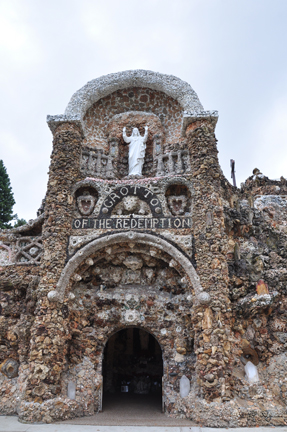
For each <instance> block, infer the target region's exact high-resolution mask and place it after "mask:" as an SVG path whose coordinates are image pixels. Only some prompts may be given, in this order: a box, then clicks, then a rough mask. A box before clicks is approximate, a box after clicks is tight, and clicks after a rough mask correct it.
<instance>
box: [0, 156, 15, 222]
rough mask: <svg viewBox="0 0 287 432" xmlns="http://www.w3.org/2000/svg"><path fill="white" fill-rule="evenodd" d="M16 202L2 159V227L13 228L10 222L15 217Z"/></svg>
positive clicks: (0, 203)
mask: <svg viewBox="0 0 287 432" xmlns="http://www.w3.org/2000/svg"><path fill="white" fill-rule="evenodd" d="M14 204H15V200H14V196H13V192H12V188H11V186H10V179H9V176H8V174H7V171H6V168H5V166H4V164H3V161H2V160H0V228H2V229H3V228H11V225H10V224H9V222H10V221H11V220H12V219H13V211H12V210H13V205H14Z"/></svg>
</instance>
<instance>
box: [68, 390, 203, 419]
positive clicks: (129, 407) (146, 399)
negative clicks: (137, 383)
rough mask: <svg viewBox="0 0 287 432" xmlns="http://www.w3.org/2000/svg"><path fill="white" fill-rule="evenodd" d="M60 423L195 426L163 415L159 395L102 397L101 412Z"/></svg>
mask: <svg viewBox="0 0 287 432" xmlns="http://www.w3.org/2000/svg"><path fill="white" fill-rule="evenodd" d="M62 423H65V424H78V425H91V426H95V425H99V426H196V424H195V423H192V422H191V421H190V420H187V419H175V418H170V417H168V416H166V415H165V414H163V413H162V407H161V395H153V394H149V395H138V394H130V393H121V394H120V395H117V394H116V395H110V396H109V397H108V398H107V397H104V400H103V412H101V413H98V414H95V415H93V416H91V417H81V418H78V419H73V420H66V421H65V422H62Z"/></svg>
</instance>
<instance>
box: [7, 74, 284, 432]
mask: <svg viewBox="0 0 287 432" xmlns="http://www.w3.org/2000/svg"><path fill="white" fill-rule="evenodd" d="M217 117H218V114H217V112H216V111H211V112H209V111H203V108H202V105H201V104H200V101H199V99H198V97H197V95H196V93H195V92H194V91H193V90H192V88H191V87H190V86H189V85H188V84H187V83H184V82H183V81H181V80H179V79H178V78H176V77H172V76H168V75H162V74H158V73H154V72H151V71H142V70H139V71H126V72H121V73H119V74H112V75H108V76H106V77H101V78H98V79H96V80H93V81H91V82H89V83H88V84H87V85H86V86H84V87H83V88H82V89H80V90H79V91H78V92H76V93H75V94H74V96H73V97H72V99H71V101H70V103H69V105H68V107H67V110H66V112H65V114H63V115H60V116H49V117H48V123H49V126H50V128H51V130H52V132H53V138H54V141H53V152H52V155H51V163H50V169H49V181H48V188H47V193H46V197H45V200H43V203H42V206H41V209H39V211H38V215H39V216H38V218H37V219H35V220H34V221H29V223H28V224H27V225H25V226H22V227H19V228H15V229H12V230H2V231H0V394H1V398H0V413H1V414H2V415H15V414H17V415H18V416H19V418H20V420H21V421H23V422H44V423H51V422H55V421H58V420H65V419H71V418H74V417H81V416H90V415H93V414H95V413H97V412H99V411H101V410H102V409H104V407H105V401H106V398H107V397H109V395H110V394H112V395H113V397H118V398H121V396H122V393H132V394H135V395H151V396H152V397H154V398H155V400H156V401H157V403H158V406H159V407H163V411H164V412H165V414H166V415H168V416H172V417H179V418H182V417H186V418H188V419H190V420H192V421H193V422H197V423H199V424H201V425H204V426H209V427H245V426H249V427H251V426H266V425H273V426H284V425H285V424H286V421H287V416H286V403H287V384H286V378H285V376H286V349H287V333H286V331H287V314H286V310H287V301H286V280H287V271H286V268H287V255H286V245H287V237H286V236H287V231H286V196H287V181H286V180H285V179H284V178H283V177H281V179H280V180H278V181H271V180H269V179H268V178H267V177H265V176H264V175H263V174H262V173H260V171H259V170H258V169H255V170H254V172H253V175H252V176H251V177H249V178H248V179H247V180H246V182H245V183H244V184H242V186H241V188H240V189H237V188H235V187H233V186H231V185H230V183H229V182H228V181H227V180H226V179H225V177H224V176H223V174H222V171H221V168H220V166H219V163H218V157H217V147H216V137H215V126H216V122H217ZM124 128H126V129H125V131H126V135H127V136H128V137H130V136H131V133H132V130H133V129H135V128H137V129H138V131H139V134H140V135H141V136H142V137H143V136H144V133H145V130H147V131H148V135H147V140H146V142H145V143H144V145H145V146H146V147H145V149H144V150H145V151H144V153H143V152H142V153H140V152H138V153H137V154H138V155H139V156H138V159H140V160H139V161H138V163H139V164H140V165H141V168H142V169H140V170H138V171H137V173H136V174H135V175H133V174H131V175H129V172H130V170H129V156H130V155H129V143H126V142H125V140H124V136H123V130H124ZM146 128H147V129H146ZM252 374H253V375H252Z"/></svg>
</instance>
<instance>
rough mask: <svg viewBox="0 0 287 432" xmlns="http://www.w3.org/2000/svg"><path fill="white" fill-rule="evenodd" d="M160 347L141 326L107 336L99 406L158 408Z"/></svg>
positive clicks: (161, 369)
mask: <svg viewBox="0 0 287 432" xmlns="http://www.w3.org/2000/svg"><path fill="white" fill-rule="evenodd" d="M162 375H163V361H162V351H161V347H160V345H159V343H158V342H157V340H156V339H155V338H154V337H153V336H152V335H151V334H150V333H148V332H146V331H145V330H142V329H139V328H126V329H124V330H120V331H118V332H117V333H115V334H114V335H112V336H111V337H110V339H109V340H108V342H107V344H106V347H105V350H104V359H103V391H104V399H103V409H104V410H105V409H106V408H107V407H109V405H111V404H112V405H113V406H114V405H115V404H116V403H121V404H123V403H124V401H125V400H126V401H127V402H128V403H130V402H131V401H132V403H136V404H137V406H138V405H139V404H141V403H143V404H145V405H146V404H147V403H148V404H150V403H151V402H152V405H153V407H154V408H157V409H158V410H161V404H162V388H161V386H162Z"/></svg>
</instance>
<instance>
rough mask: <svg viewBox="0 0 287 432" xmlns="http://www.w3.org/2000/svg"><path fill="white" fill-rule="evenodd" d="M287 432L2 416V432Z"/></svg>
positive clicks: (283, 431)
mask: <svg viewBox="0 0 287 432" xmlns="http://www.w3.org/2000/svg"><path fill="white" fill-rule="evenodd" d="M221 431H224V432H287V427H276V428H275V427H257V428H234V429H214V428H201V427H198V426H192V427H188V426H185V427H181V426H179V427H174V426H171V427H168V426H164V427H157V426H84V425H81V426H80V425H70V424H49V425H46V424H33V425H27V424H22V423H19V422H18V420H17V417H7V416H0V432H221Z"/></svg>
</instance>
